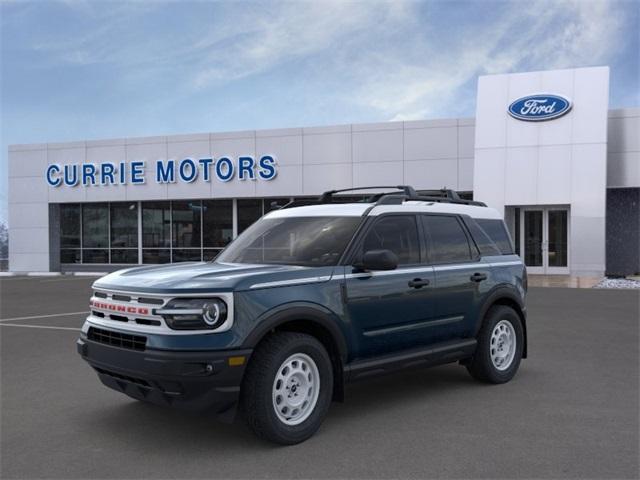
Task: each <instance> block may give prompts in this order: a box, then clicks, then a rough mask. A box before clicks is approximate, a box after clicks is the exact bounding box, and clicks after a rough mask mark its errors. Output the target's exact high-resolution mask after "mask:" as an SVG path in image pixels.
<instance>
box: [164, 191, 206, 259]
mask: <svg viewBox="0 0 640 480" xmlns="http://www.w3.org/2000/svg"><path fill="white" fill-rule="evenodd" d="M171 208H172V211H171V220H172V221H171V225H172V247H173V248H174V249H175V248H200V245H201V243H200V242H201V233H200V232H201V229H200V226H201V220H200V217H201V213H202V203H201V202H200V200H190V201H184V202H172V203H171ZM174 261H175V260H174Z"/></svg>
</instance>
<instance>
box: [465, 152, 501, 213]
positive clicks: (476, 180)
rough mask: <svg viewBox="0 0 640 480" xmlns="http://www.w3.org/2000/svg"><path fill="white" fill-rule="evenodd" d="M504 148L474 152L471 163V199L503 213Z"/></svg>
mask: <svg viewBox="0 0 640 480" xmlns="http://www.w3.org/2000/svg"><path fill="white" fill-rule="evenodd" d="M506 161H507V149H506V148H483V149H480V150H476V156H475V159H474V163H473V198H474V199H475V200H479V201H481V202H485V203H486V204H487V205H488V206H490V207H493V208H495V209H496V210H498V211H499V212H504V205H505V203H504V200H505V199H504V193H505V192H504V187H503V188H500V186H501V185H504V178H505V166H506Z"/></svg>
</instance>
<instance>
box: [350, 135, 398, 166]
mask: <svg viewBox="0 0 640 480" xmlns="http://www.w3.org/2000/svg"><path fill="white" fill-rule="evenodd" d="M402 135H403V132H402V129H397V130H376V131H366V132H355V131H354V133H353V139H352V141H353V161H354V163H361V162H368V163H370V162H388V161H398V160H402V153H403V152H402V150H403V148H402Z"/></svg>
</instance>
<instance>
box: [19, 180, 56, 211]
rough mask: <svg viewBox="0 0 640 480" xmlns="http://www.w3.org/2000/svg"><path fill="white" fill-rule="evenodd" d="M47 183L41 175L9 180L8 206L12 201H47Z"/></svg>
mask: <svg viewBox="0 0 640 480" xmlns="http://www.w3.org/2000/svg"><path fill="white" fill-rule="evenodd" d="M47 197H48V191H47V183H46V181H45V180H44V179H43V178H42V177H15V178H12V179H11V180H9V208H11V204H12V203H47Z"/></svg>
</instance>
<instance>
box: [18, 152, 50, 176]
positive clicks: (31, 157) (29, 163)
mask: <svg viewBox="0 0 640 480" xmlns="http://www.w3.org/2000/svg"><path fill="white" fill-rule="evenodd" d="M46 168H47V149H46V148H43V149H39V150H22V151H20V150H18V151H9V178H12V177H40V178H42V179H44V178H45V177H44V175H45V170H46Z"/></svg>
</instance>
